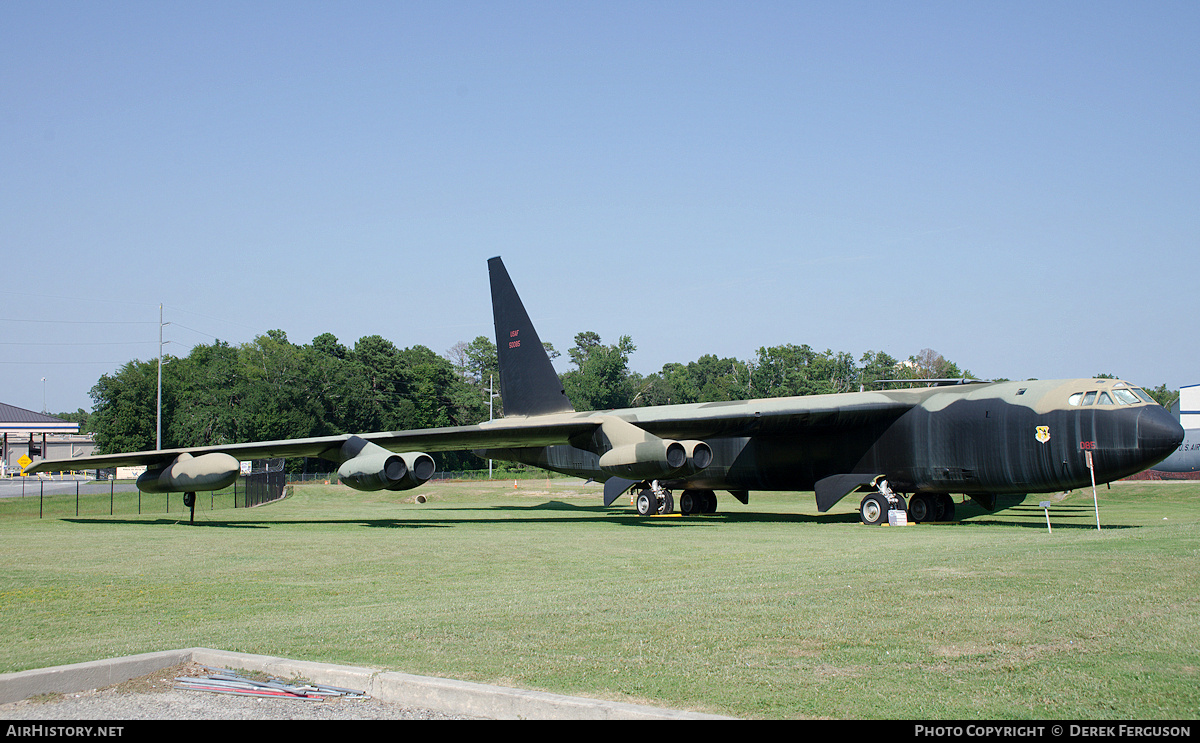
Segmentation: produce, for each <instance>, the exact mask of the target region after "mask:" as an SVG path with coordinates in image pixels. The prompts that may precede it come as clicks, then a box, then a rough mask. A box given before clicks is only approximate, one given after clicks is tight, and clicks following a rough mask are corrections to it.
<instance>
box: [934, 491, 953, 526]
mask: <svg viewBox="0 0 1200 743" xmlns="http://www.w3.org/2000/svg"><path fill="white" fill-rule="evenodd" d="M938 500H939V501H941V503H942V521H953V520H954V499H953V498H951V497H950V494H949V493H942V494H941V495H939V496H938Z"/></svg>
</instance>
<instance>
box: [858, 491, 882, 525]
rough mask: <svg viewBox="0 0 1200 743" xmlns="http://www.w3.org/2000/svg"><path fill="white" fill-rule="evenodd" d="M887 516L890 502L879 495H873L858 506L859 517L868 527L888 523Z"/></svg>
mask: <svg viewBox="0 0 1200 743" xmlns="http://www.w3.org/2000/svg"><path fill="white" fill-rule="evenodd" d="M887 514H888V500H887V498H885V497H883V496H882V495H880V494H879V493H871V494H870V495H868V496H867V497H866V498H863V499H862V503H859V504H858V517H859V519H861V520H862V522H863V523H864V524H866V525H868V526H875V525H876V524H885V523H887V520H888V515H887Z"/></svg>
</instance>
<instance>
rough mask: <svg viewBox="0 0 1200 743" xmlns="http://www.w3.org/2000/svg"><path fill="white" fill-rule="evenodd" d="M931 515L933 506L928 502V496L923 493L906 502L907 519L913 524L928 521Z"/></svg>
mask: <svg viewBox="0 0 1200 743" xmlns="http://www.w3.org/2000/svg"><path fill="white" fill-rule="evenodd" d="M932 515H933V504H932V503H930V502H929V496H927V495H925V494H923V493H917V494H916V495H914V496H913V497H912V500H910V501H909V502H908V517H909V518H911V519H912V520H913V523H917V524H919V523H921V522H922V521H928V520H929V517H930V516H932Z"/></svg>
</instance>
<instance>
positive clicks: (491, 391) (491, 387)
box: [488, 374, 496, 480]
mask: <svg viewBox="0 0 1200 743" xmlns="http://www.w3.org/2000/svg"><path fill="white" fill-rule="evenodd" d="M495 398H496V383H495V381H494V375H491V374H489V375H488V423H491V422H492V401H493V400H494V399H495ZM488 479H489V480H490V479H492V460H490V459H489V460H488Z"/></svg>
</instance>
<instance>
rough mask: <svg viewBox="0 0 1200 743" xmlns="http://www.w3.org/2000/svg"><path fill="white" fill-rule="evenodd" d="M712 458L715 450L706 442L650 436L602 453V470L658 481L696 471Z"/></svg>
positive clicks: (635, 478)
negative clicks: (644, 439)
mask: <svg viewBox="0 0 1200 743" xmlns="http://www.w3.org/2000/svg"><path fill="white" fill-rule="evenodd" d="M712 459H713V454H712V449H711V448H709V446H708V444H706V443H704V442H703V441H672V440H670V439H659V438H651V439H648V440H646V441H641V442H638V443H635V444H625V445H623V446H616V447H613V448H612V449H609V450H608V451H606V452H605V453H604V454H602V455H601V456H600V469H602V470H604V471H605V472H607V473H608V474H610V475H616V476H618V477H623V478H627V479H630V480H658V479H663V478H667V477H680V476H685V475H691V474H694V473H696V472H699V471H700V470H702V469H704V468H705V467H707V466H708V465H710V464H712Z"/></svg>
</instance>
